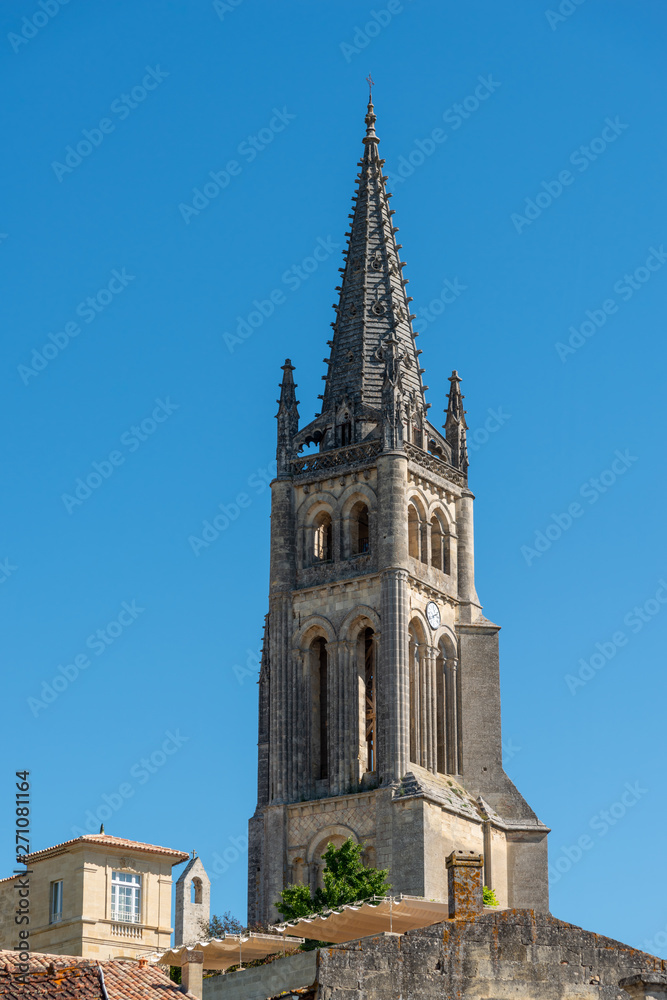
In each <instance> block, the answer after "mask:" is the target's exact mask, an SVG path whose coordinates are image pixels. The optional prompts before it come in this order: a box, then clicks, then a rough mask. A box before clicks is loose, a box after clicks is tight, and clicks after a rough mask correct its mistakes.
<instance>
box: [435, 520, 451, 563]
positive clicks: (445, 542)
mask: <svg viewBox="0 0 667 1000" xmlns="http://www.w3.org/2000/svg"><path fill="white" fill-rule="evenodd" d="M431 566H435V568H436V569H439V570H441V572H443V573H449V535H448V533H447V531H446V530H445V528H444V526H443V521H442V520H441V518H440V517H439V516H438V515H437V514H434V515H433V517H432V518H431Z"/></svg>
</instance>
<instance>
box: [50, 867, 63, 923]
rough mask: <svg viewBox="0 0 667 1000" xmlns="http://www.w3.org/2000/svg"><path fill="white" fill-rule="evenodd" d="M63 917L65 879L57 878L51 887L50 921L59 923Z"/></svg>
mask: <svg viewBox="0 0 667 1000" xmlns="http://www.w3.org/2000/svg"><path fill="white" fill-rule="evenodd" d="M58 904H59V905H58ZM62 918H63V880H62V879H61V878H60V879H56V880H55V882H51V885H50V888H49V923H50V924H57V923H59V922H60V921H61V920H62Z"/></svg>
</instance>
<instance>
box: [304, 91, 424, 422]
mask: <svg viewBox="0 0 667 1000" xmlns="http://www.w3.org/2000/svg"><path fill="white" fill-rule="evenodd" d="M375 120H376V116H375V111H374V109H373V103H372V100H369V102H368V111H367V114H366V135H365V137H364V140H363V142H364V153H363V157H362V159H361V160H360V161H359V164H358V165H359V167H360V173H358V174H357V182H356V185H357V187H356V193H355V195H354V197H353V199H352V200H353V203H354V212H353V213H352V216H351V218H352V223H351V225H350V229H349V232H347V233H346V236H347V238H348V242H347V249H346V250H345V256H346V263H345V267H344V268H342V271H343V277H342V280H341V284H340V287H339V289H338V290H339V291H340V295H339V299H338V304H337V305H335V306H334V309H335V310H336V313H337V318H336V321H335V323H333V324H332V326H333V327H334V335H333V340H332V341H330V342H329V344H330V347H331V356H330V358H329V359H328V361H329V369H328V373H327V375H326V376H325V378H326V387H325V390H324V403H323V406H322V412H323V413H324V412H327V411H329V410H331V409H332V408H333V407H334V406H335V405H336V404H337V402H338V401H339V400H341V399H343V398H346V397H347V398H348V399H350V401H353V402H356V403H358V404H359V403H360V404H365V405H367V406H370V407H372V408H373V409H377V410H379V409H380V407H381V405H382V385H383V382H384V377H385V365H384V363H383V361H382V359H381V358H380V357H378V351H379V349H380V348H381V345H382V342H383V341H384V340H385V339H386V338H387V337H389V336H390V335H391V334H393V335H394V336H395V337H396V338H397V340H398V342H399V344H400V352H401V353H402V354H403V353H404V355H405V356H404V363H403V366H402V378H403V387H404V391H405V393H406V394H407V395H409V396H412V395H414V397H415V401H416V402H417V403H418V405H419V406H420V407H422V406H423V405H424V387H423V386H422V379H421V372H420V368H419V361H418V354H419V353H421V352H418V351H417V349H416V346H415V341H414V337H415V336H416V334H413V331H412V323H411V320H412V317H411V316H410V308H409V302H410V300H409V298H408V296H407V294H406V291H405V285H406V284H407V281H406V279H404V278H403V275H402V268H403V267H404V263H403V262H401V259H400V256H399V249H400V244H397V243H396V236H395V234H396V232H397V229H396V228H395V227H394V226H393V220H392V216H393V214H394V212H393V210H392V209H390V207H389V199H390V198H391V194H390V193H387V190H386V188H385V180H386V178H385V177H384V176H383V174H382V167H383V165H384V160H381V159H380V156H379V153H378V143H379V141H380V140H379V139H378V137H377V136H376V134H375Z"/></svg>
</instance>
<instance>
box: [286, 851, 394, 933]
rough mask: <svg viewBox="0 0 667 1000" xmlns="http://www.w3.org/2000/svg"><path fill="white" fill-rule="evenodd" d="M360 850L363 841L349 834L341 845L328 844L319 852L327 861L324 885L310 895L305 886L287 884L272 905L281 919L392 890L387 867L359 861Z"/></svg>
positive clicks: (316, 911)
mask: <svg viewBox="0 0 667 1000" xmlns="http://www.w3.org/2000/svg"><path fill="white" fill-rule="evenodd" d="M362 851H363V844H355V842H354V840H352V838H351V837H348V839H347V840H346V841H345V843H344V844H341V846H340V847H334V845H333V844H329V846H328V847H327V849H326V851H325V852H324V854H323V855H322V858H323V859H324V861H325V862H326V864H325V866H324V872H323V881H324V888H323V889H318V890H317V892H316V893H315V895H314V896H311V894H310V890H309V889H308V886H305V885H301V884H297V885H288V886H287V887H286V888H285V889H283V891H282V892H281V894H280V899H279V900H277V902H276V904H275V907H276V909H277V910H278V912H279V913H280V914H282V917H283V919H284V920H297V919H298V918H299V917H306V916H308V915H309V914H310V913H320V912H321V911H322V910H325V909H336V908H337V907H340V906H345V904H346V903H357V902H362V901H363V900H365V899H371V897H373V896H386V895H387V893H388V892H389V890H390V889H391V886H390V885H389V883H388V882H387V874H388V869H387V868H383V869H382V868H367V867H366V866H365V865H364V863H363V861H362V860H361V852H362Z"/></svg>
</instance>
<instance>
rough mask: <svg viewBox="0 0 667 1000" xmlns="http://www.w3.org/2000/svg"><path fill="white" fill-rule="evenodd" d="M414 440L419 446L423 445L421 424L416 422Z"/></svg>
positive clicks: (413, 429) (413, 432)
mask: <svg viewBox="0 0 667 1000" xmlns="http://www.w3.org/2000/svg"><path fill="white" fill-rule="evenodd" d="M412 442H413V444H416V445H417V447H418V448H421V447H422V443H423V442H422V429H421V427H420V426H419V424H414V426H413V428H412Z"/></svg>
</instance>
